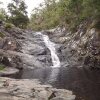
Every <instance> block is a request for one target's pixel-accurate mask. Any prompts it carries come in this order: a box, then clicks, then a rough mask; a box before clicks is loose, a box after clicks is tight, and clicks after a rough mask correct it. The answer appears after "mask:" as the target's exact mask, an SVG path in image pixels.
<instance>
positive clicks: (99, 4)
mask: <svg viewBox="0 0 100 100" xmlns="http://www.w3.org/2000/svg"><path fill="white" fill-rule="evenodd" d="M99 18H100V0H59V1H58V0H45V2H44V4H41V5H40V7H39V8H35V9H34V10H33V13H32V15H31V19H30V24H29V27H31V28H32V29H34V30H42V29H50V28H53V27H56V26H61V27H63V26H64V27H66V28H68V29H70V30H74V31H75V30H76V29H77V27H78V26H79V24H81V23H82V22H83V21H86V20H87V21H91V20H92V21H93V20H96V21H95V22H97V23H98V22H99ZM97 23H95V24H97ZM99 24H100V23H98V24H97V26H99Z"/></svg>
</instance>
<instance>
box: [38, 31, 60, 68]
mask: <svg viewBox="0 0 100 100" xmlns="http://www.w3.org/2000/svg"><path fill="white" fill-rule="evenodd" d="M37 34H39V35H42V37H43V40H44V43H45V45H46V46H47V48H48V49H49V50H50V53H51V58H52V63H53V66H51V67H52V68H58V67H60V60H59V57H58V56H57V53H56V49H55V44H54V43H53V42H51V41H50V39H49V37H48V36H47V35H44V34H42V33H41V32H38V33H37Z"/></svg>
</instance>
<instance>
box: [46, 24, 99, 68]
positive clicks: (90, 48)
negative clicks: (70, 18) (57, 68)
mask: <svg viewBox="0 0 100 100" xmlns="http://www.w3.org/2000/svg"><path fill="white" fill-rule="evenodd" d="M91 25H92V24H88V23H87V22H85V23H83V24H81V25H80V26H79V28H78V30H77V32H75V33H73V32H67V31H66V30H65V29H60V28H57V29H54V30H50V31H47V33H48V35H49V37H51V40H52V41H54V42H56V43H58V45H59V46H58V47H57V48H58V53H59V57H60V59H61V61H62V62H64V63H65V64H66V62H68V63H67V64H66V66H67V65H70V66H85V67H87V68H94V69H98V68H100V30H97V29H95V28H91Z"/></svg>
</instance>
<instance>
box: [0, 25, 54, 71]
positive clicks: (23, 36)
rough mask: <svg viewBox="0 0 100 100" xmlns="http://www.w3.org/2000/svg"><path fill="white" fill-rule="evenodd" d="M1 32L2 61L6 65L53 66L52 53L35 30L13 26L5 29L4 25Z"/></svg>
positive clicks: (22, 66) (27, 66)
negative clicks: (2, 34) (2, 35)
mask: <svg viewBox="0 0 100 100" xmlns="http://www.w3.org/2000/svg"><path fill="white" fill-rule="evenodd" d="M0 32H1V33H4V35H5V36H4V37H3V38H0V49H1V51H0V54H1V57H0V63H2V64H4V65H5V66H6V67H14V68H18V69H22V68H32V69H34V68H42V67H49V66H52V62H51V55H50V51H49V50H48V48H47V47H46V46H45V44H44V42H43V39H42V37H41V36H39V35H37V34H36V33H35V32H32V31H27V30H21V29H19V28H15V27H12V28H11V29H9V30H5V27H4V26H3V25H2V26H1V27H0Z"/></svg>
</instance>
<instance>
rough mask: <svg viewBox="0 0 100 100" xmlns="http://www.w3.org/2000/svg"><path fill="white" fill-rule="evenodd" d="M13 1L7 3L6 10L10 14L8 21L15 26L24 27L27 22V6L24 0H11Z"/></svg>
mask: <svg viewBox="0 0 100 100" xmlns="http://www.w3.org/2000/svg"><path fill="white" fill-rule="evenodd" d="M12 1H13V3H9V4H8V10H9V13H10V14H11V16H9V18H8V21H9V22H10V23H12V24H14V25H15V26H16V27H20V28H26V27H27V24H28V22H29V19H28V16H27V11H26V9H27V6H26V4H25V2H24V1H19V0H12Z"/></svg>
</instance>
